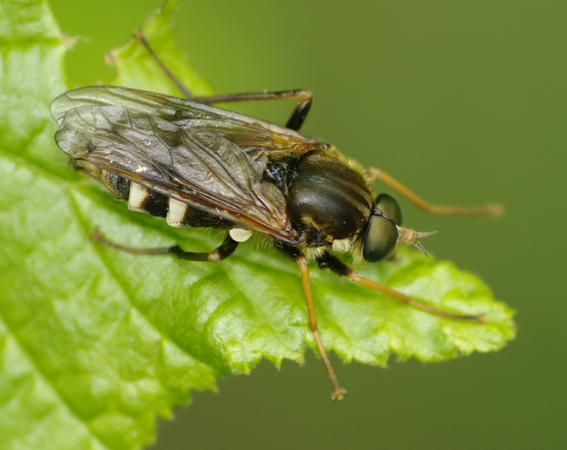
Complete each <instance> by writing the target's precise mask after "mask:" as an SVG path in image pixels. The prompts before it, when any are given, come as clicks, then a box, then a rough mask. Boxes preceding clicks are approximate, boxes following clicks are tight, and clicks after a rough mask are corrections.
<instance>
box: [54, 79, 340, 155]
mask: <svg viewBox="0 0 567 450" xmlns="http://www.w3.org/2000/svg"><path fill="white" fill-rule="evenodd" d="M84 106H122V107H124V108H127V109H129V110H137V111H140V112H144V113H146V114H148V115H151V116H155V117H158V118H160V119H162V120H165V121H167V122H171V123H174V124H176V125H177V126H178V127H180V128H183V129H187V130H208V131H211V132H213V133H215V134H217V135H219V136H221V137H223V138H225V139H227V140H228V141H230V142H232V143H234V144H236V145H237V146H238V147H240V148H241V149H242V150H243V151H244V152H246V153H249V154H251V155H252V156H253V157H254V158H266V159H267V158H274V157H279V156H285V155H296V156H299V155H301V154H303V153H306V152H308V151H311V150H324V149H326V148H328V147H329V145H328V144H327V143H325V142H323V141H318V140H316V139H312V138H309V137H307V136H303V135H301V134H299V133H297V132H296V131H293V130H290V129H288V128H285V127H281V126H279V125H276V124H273V123H271V122H267V121H264V120H260V119H257V118H255V117H250V116H246V115H244V114H239V113H236V112H233V111H229V110H225V109H222V108H218V107H214V106H209V105H205V104H202V103H198V102H194V101H190V100H185V99H180V98H176V97H170V96H167V95H162V94H157V93H155V92H148V91H139V90H135V89H128V88H124V87H119V86H89V87H84V88H79V89H76V90H74V91H69V92H67V93H65V94H63V95H61V96H59V97H58V98H56V99H55V100H54V101H53V104H52V105H51V114H52V115H53V118H54V119H55V120H56V121H57V122H58V123H59V124H61V122H62V121H63V119H64V117H65V114H66V113H67V112H68V111H70V110H72V109H75V108H81V107H84Z"/></svg>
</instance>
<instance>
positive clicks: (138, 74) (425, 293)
mask: <svg viewBox="0 0 567 450" xmlns="http://www.w3.org/2000/svg"><path fill="white" fill-rule="evenodd" d="M174 7H175V4H174V3H169V4H168V5H167V6H166V7H165V10H164V11H163V12H162V13H161V14H158V15H156V16H155V17H154V18H153V19H152V21H150V23H149V24H148V26H147V36H148V39H149V40H150V42H152V43H153V45H154V46H155V49H156V51H157V52H158V53H159V55H160V56H161V57H162V58H163V60H164V61H165V62H166V63H167V64H168V65H170V67H171V68H172V69H173V70H174V72H176V73H177V74H178V75H179V76H180V78H181V79H182V80H183V81H184V82H185V83H186V84H187V85H188V86H189V87H190V88H191V89H192V90H193V91H194V92H195V93H197V94H207V93H209V92H210V88H209V87H208V86H207V84H206V83H205V82H204V81H202V80H201V79H199V78H198V77H197V76H196V75H195V73H194V71H192V70H191V69H190V68H189V67H188V66H187V65H186V63H185V58H184V56H183V55H182V54H181V53H180V50H178V49H177V47H176V46H175V41H174V38H173V34H172V33H173V32H172V29H171V25H170V20H171V18H172V11H173V10H174ZM0 41H1V43H2V45H1V46H0V52H1V55H2V75H1V79H0V98H1V99H2V108H1V109H0V190H1V192H2V195H1V196H0V242H1V244H0V417H1V418H2V420H0V436H2V445H3V448H7V449H15V448H18V449H25V448H29V449H42V450H47V449H57V450H64V449H73V450H78V449H93V448H95V449H136V448H141V447H143V446H145V445H147V444H148V443H150V442H152V441H153V440H154V434H155V420H156V416H162V417H168V416H170V415H171V410H172V408H173V407H175V406H177V405H181V404H186V403H187V402H188V401H189V398H190V392H191V390H193V389H215V388H216V387H215V386H216V384H215V383H216V379H217V378H218V377H219V376H222V375H226V374H229V373H238V372H244V373H246V372H249V371H250V370H251V369H252V368H253V367H254V366H255V365H256V364H257V363H258V362H259V361H260V360H261V359H262V358H267V359H269V360H270V361H272V362H273V363H274V364H280V363H281V361H282V359H283V358H288V359H293V360H296V361H302V359H303V354H304V352H305V349H306V346H307V345H310V346H312V347H315V346H314V340H313V336H312V334H311V333H310V332H309V329H308V326H307V324H308V319H307V312H306V306H305V300H304V294H303V291H302V285H301V279H300V277H299V273H298V269H297V267H296V264H295V263H293V262H292V261H288V260H287V259H285V258H283V257H282V256H280V255H279V254H277V252H275V251H274V250H273V249H270V248H263V245H262V244H261V241H257V244H258V245H254V243H253V242H248V243H246V244H243V245H241V246H240V247H239V249H238V250H237V252H236V254H235V255H234V256H233V257H231V258H230V259H229V260H227V261H224V262H222V263H220V264H207V263H191V262H186V261H180V260H178V259H176V258H173V257H170V256H167V255H165V256H155V255H154V256H151V255H133V254H127V253H121V252H118V251H115V250H113V249H110V248H106V247H104V246H102V245H100V244H94V243H93V242H91V240H90V239H89V232H90V231H92V230H93V229H94V228H95V227H100V228H101V230H102V231H103V232H104V234H105V235H106V236H108V237H111V238H112V239H113V240H115V241H117V242H120V243H124V244H127V245H132V246H137V247H163V246H169V245H172V244H174V243H180V244H181V245H182V246H183V247H184V248H186V249H191V250H194V251H207V250H210V249H213V248H215V246H217V245H218V244H219V243H220V242H221V241H222V236H220V235H219V234H218V233H216V232H207V231H198V230H191V229H181V230H180V229H175V228H171V227H168V226H167V225H166V224H165V221H163V220H160V219H157V218H154V217H150V216H147V215H144V214H138V213H132V212H130V211H128V209H127V207H126V205H125V204H124V203H120V202H117V201H115V200H113V199H112V198H111V197H110V196H109V195H108V194H106V193H105V192H103V191H102V190H101V189H100V188H99V187H98V186H96V185H93V184H92V183H91V182H90V181H89V180H86V179H84V178H83V177H82V176H80V175H79V174H77V173H75V172H73V171H72V170H71V168H70V167H69V164H68V160H67V157H66V156H65V155H64V154H63V152H61V151H60V150H59V149H58V148H57V147H56V146H55V144H54V142H53V135H54V133H55V130H56V125H55V123H54V122H53V121H52V119H51V117H50V115H49V106H50V103H51V101H52V99H53V98H55V97H56V96H57V95H59V94H61V93H62V92H64V91H65V90H67V89H68V87H66V86H65V83H64V79H65V77H64V73H63V70H62V62H63V57H64V53H65V45H64V42H63V40H62V38H61V35H60V33H59V31H58V29H57V26H56V24H55V22H54V20H53V18H52V16H51V13H50V11H49V10H48V8H47V6H46V3H45V2H42V1H40V0H26V1H21V0H20V1H18V0H0ZM111 59H112V60H113V61H114V62H115V63H116V64H117V67H118V69H119V78H118V81H117V83H120V84H124V85H128V86H132V87H143V88H146V89H151V90H155V91H160V92H170V93H174V94H175V93H176V88H175V87H174V86H173V85H172V83H171V82H170V80H168V79H167V77H165V76H164V75H163V74H162V73H161V72H160V71H159V69H158V68H157V67H156V65H155V63H154V62H153V60H152V59H151V58H150V57H149V55H148V54H147V52H146V51H145V50H144V49H143V47H142V46H141V45H140V43H138V42H131V43H129V44H128V45H126V46H125V47H123V48H122V49H120V50H116V51H114V52H113V53H112V58H111ZM359 267H360V270H361V272H362V273H363V274H364V275H366V276H368V277H370V278H372V279H375V280H377V281H380V282H382V283H385V284H387V285H388V286H390V287H392V288H395V289H397V290H399V291H401V292H404V293H406V294H408V295H411V296H413V297H414V298H416V299H418V300H421V301H424V302H426V303H428V304H431V305H433V306H435V307H438V308H442V309H445V310H447V311H452V312H458V313H465V314H471V313H486V314H487V316H488V318H489V320H490V322H489V323H488V324H487V325H486V326H482V325H477V324H474V323H467V322H458V321H453V320H449V319H444V318H440V317H436V316H432V315H429V314H427V313H424V312H421V311H417V310H415V309H412V308H410V307H407V306H406V305H403V304H400V303H398V302H396V301H395V300H393V299H391V298H389V297H386V296H384V295H381V294H379V293H377V292H373V291H370V290H368V289H366V288H364V287H361V286H358V285H354V284H349V283H345V282H343V280H340V279H339V278H338V277H336V276H335V275H332V274H330V273H327V272H321V271H318V270H313V272H312V279H313V289H314V293H315V298H316V307H317V313H318V317H319V324H320V328H321V336H322V339H323V341H324V343H325V347H326V348H327V349H328V350H334V351H335V352H336V353H337V354H338V355H339V356H340V357H341V358H343V359H344V360H346V361H351V360H353V359H356V360H358V361H361V362H366V363H372V364H379V365H385V364H386V361H387V359H388V357H389V355H390V353H391V352H392V351H394V352H396V354H397V355H398V356H399V357H401V358H403V359H406V358H410V357H412V356H415V357H416V358H419V359H421V360H423V361H437V360H443V359H448V358H453V357H456V356H458V355H459V354H462V353H465V354H469V353H472V352H473V351H475V350H476V351H482V352H485V351H493V350H497V349H499V348H501V347H502V346H503V345H504V344H505V341H507V340H510V339H513V337H514V334H515V328H514V324H513V322H512V315H513V312H512V311H511V310H510V309H509V308H507V307H506V306H505V305H504V304H502V303H498V302H495V301H494V299H493V296H492V293H491V292H490V290H489V289H488V288H487V287H486V286H485V285H484V284H483V283H482V282H481V281H480V280H479V279H478V278H477V277H475V276H474V275H471V274H468V273H466V272H462V271H460V270H458V269H457V268H456V267H455V266H454V265H453V264H451V263H447V262H435V261H433V260H432V259H426V258H424V257H423V255H421V254H419V253H417V252H411V251H408V250H404V251H402V252H401V262H398V263H382V264H375V265H370V264H361V265H360V266H359ZM315 348H316V347H315ZM321 382H322V383H323V382H326V380H324V379H323V378H322V380H321ZM349 388H350V389H351V390H355V389H356V386H349Z"/></svg>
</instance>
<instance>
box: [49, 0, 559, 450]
mask: <svg viewBox="0 0 567 450" xmlns="http://www.w3.org/2000/svg"><path fill="white" fill-rule="evenodd" d="M160 4H161V1H160V0H143V1H142V0H119V1H117V0H113V1H111V0H97V2H77V1H75V0H51V5H52V7H53V10H54V13H55V15H56V17H57V18H58V20H59V23H60V26H61V28H62V30H63V31H64V32H65V33H66V34H68V35H74V36H79V37H83V38H84V39H80V40H79V41H78V43H77V45H76V46H75V48H74V50H73V51H72V52H71V53H70V54H69V56H68V59H67V65H68V68H69V74H70V75H69V76H70V81H71V83H72V84H74V85H85V84H92V83H93V82H96V81H97V80H102V79H104V80H107V81H108V80H111V79H112V78H113V77H114V75H115V74H114V70H113V68H111V67H110V66H106V65H105V64H104V54H105V53H106V52H107V51H108V50H109V49H110V48H111V47H114V46H118V45H121V44H123V43H124V42H126V40H127V39H129V37H130V34H131V31H132V30H133V29H134V28H136V27H138V26H140V25H141V24H142V23H143V21H144V20H145V19H146V17H147V16H148V15H149V14H150V13H151V12H152V11H154V10H155V9H156V8H157V7H158V6H159V5H160ZM566 17H567V2H562V1H541V0H538V1H535V0H531V1H529V0H490V1H484V0H474V1H464V0H463V1H459V2H455V1H448V0H446V1H442V0H428V1H423V0H411V1H410V0H398V1H395V2H394V1H388V2H386V1H370V0H366V1H359V0H351V1H350V2H341V1H332V0H331V1H329V0H327V1H324V0H317V1H306V0H303V1H299V0H286V1H271V2H266V1H260V0H239V1H229V0H225V1H217V0H206V1H205V0H200V1H197V0H192V1H188V2H187V3H185V4H184V6H183V8H182V9H181V10H180V12H179V17H178V29H179V37H180V42H181V45H182V46H183V47H184V48H186V49H187V51H188V52H189V54H190V59H191V62H192V64H193V65H194V67H195V68H196V69H197V70H198V71H199V72H200V73H201V74H202V75H203V76H205V77H206V79H208V80H209V81H210V82H211V83H212V85H213V86H214V88H215V90H216V92H217V93H234V92H245V91H259V90H264V89H268V90H283V89H295V88H304V89H310V90H312V91H313V92H314V93H315V104H314V108H313V109H312V112H311V115H310V116H309V118H308V120H307V122H306V125H305V127H304V129H303V131H304V132H305V134H309V135H313V136H316V137H321V138H324V139H325V140H327V141H330V142H332V143H334V144H336V145H337V146H338V147H339V149H341V150H342V151H343V152H344V153H345V154H347V155H349V156H352V157H354V158H355V159H358V160H359V161H360V162H361V163H362V164H363V165H364V166H367V167H369V166H372V165H374V166H377V167H380V168H383V169H385V170H387V171H388V172H390V173H391V174H392V175H394V176H396V177H398V178H399V179H400V180H401V181H403V182H405V183H406V184H407V185H408V186H410V187H411V188H412V189H414V190H415V191H416V192H417V193H419V194H421V195H422V196H424V197H425V198H426V199H428V200H431V201H435V202H439V203H446V204H459V205H478V204H484V203H487V202H492V201H498V202H501V203H503V204H504V205H505V206H506V208H507V210H506V215H505V216H504V218H503V219H501V220H495V219H489V218H476V219H463V218H452V217H442V216H438V217H434V216H426V215H424V214H422V213H420V212H419V211H417V210H416V209H415V208H413V207H412V206H411V205H408V204H407V202H405V201H402V206H403V207H405V211H404V213H405V223H406V224H407V225H408V226H411V227H413V228H415V229H418V230H424V231H425V230H433V229H436V230H438V231H439V234H438V235H436V236H434V237H431V238H429V239H427V242H426V244H427V245H426V247H427V249H428V250H430V251H431V252H432V253H434V254H435V256H436V257H437V258H439V259H449V260H452V261H455V262H456V263H457V264H458V265H459V267H461V268H463V269H466V270H470V271H472V272H474V273H476V274H478V275H480V276H481V277H482V278H483V279H484V280H485V281H486V282H487V283H488V285H490V286H491V287H492V288H493V290H494V292H495V294H496V297H497V298H499V299H501V300H504V301H506V302H507V303H508V304H510V305H511V306H512V307H514V308H516V309H517V311H518V316H517V323H518V328H519V337H518V339H517V340H516V341H514V342H512V343H511V344H510V345H509V346H508V347H507V348H505V349H503V350H502V351H501V352H498V353H494V354H474V355H472V356H470V357H463V358H461V359H458V360H455V361H450V362H446V363H438V364H429V365H427V366H425V365H424V364H422V363H420V362H417V361H408V362H406V363H403V364H400V363H397V362H396V358H395V356H394V357H392V358H391V364H390V368H388V369H381V368H377V367H370V366H363V365H361V364H349V365H345V364H341V363H340V362H339V360H338V359H337V358H334V364H335V369H336V371H337V373H338V376H339V379H340V380H341V382H342V384H343V385H344V386H345V387H347V388H348V389H349V395H348V397H347V398H346V400H345V401H342V402H339V403H333V402H332V401H331V400H330V394H329V387H328V382H327V379H326V375H325V372H324V368H323V365H322V363H321V362H320V361H318V360H317V359H316V358H315V357H314V356H313V353H312V352H309V354H308V355H307V359H306V363H305V365H304V366H303V367H300V366H298V365H297V364H295V363H292V362H285V363H284V364H283V366H282V368H281V370H279V371H278V370H277V369H275V368H274V367H273V365H271V364H270V363H267V362H264V363H262V364H260V366H259V367H258V368H257V369H256V370H255V371H254V372H253V373H252V374H251V375H250V376H235V377H228V378H225V379H222V380H220V391H219V393H211V392H197V393H195V394H194V402H193V404H192V406H191V407H189V408H183V409H179V410H178V411H177V417H176V419H175V421H173V422H166V421H163V422H161V423H160V434H159V441H158V444H157V445H156V446H155V447H154V448H155V449H169V450H174V449H197V448H198V449H219V448H230V449H239V448H246V449H265V448H270V449H289V448H294V449H298V450H300V449H311V450H312V449H318V448H326V449H329V450H331V449H344V448H350V449H363V448H374V447H376V448H393V449H398V448H399V449H405V448H419V449H430V448H431V449H454V448H459V449H473V448H474V449H476V448H483V449H508V448H510V449H512V448H514V449H520V448H521V449H524V448H525V449H528V448H530V449H531V448H545V449H547V448H560V447H561V446H562V444H563V445H565V443H566V441H567V439H565V437H566V434H567V432H566V430H565V427H566V425H565V422H566V409H567V408H566V405H567V395H566V392H567V389H566V388H565V386H564V383H565V382H566V376H565V375H566V374H567V371H566V370H565V369H566V360H565V356H566V355H565V348H566V343H567V340H566V339H565V331H564V330H565V328H566V324H567V318H566V317H565V316H566V312H567V301H566V295H565V291H566V290H565V288H564V285H565V283H564V280H565V255H566V254H567V252H566V250H567V249H566V238H565V233H564V224H565V219H566V213H565V202H566V198H565V197H566V183H565V178H566V176H567V156H566V152H565V147H566V142H567V132H566V130H567V127H566V126H565V123H566V119H567V98H566V97H567V89H566V86H565V83H566V81H567V62H566V61H567V60H566V55H567V26H566ZM292 108H293V105H292V104H283V105H281V104H280V105H277V104H271V105H268V104H262V105H260V104H255V105H246V108H242V110H244V111H245V112H248V113H251V114H254V115H257V116H261V117H263V118H267V119H269V120H272V121H275V122H278V123H284V122H285V120H286V119H287V116H288V115H289V113H290V111H291V109H292ZM382 187H383V186H381V185H379V184H377V189H379V190H380V189H382ZM385 190H386V189H385ZM386 191H387V190H386Z"/></svg>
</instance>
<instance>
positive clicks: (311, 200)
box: [264, 152, 373, 250]
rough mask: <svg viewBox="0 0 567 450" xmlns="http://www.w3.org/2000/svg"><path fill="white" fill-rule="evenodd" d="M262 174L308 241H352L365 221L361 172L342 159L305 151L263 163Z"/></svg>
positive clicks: (368, 195)
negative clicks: (282, 194)
mask: <svg viewBox="0 0 567 450" xmlns="http://www.w3.org/2000/svg"><path fill="white" fill-rule="evenodd" d="M264 179H265V180H268V181H270V182H272V183H274V184H275V185H276V186H277V187H278V188H279V189H280V190H282V192H283V193H284V195H285V196H286V200H287V213H288V215H289V217H290V219H291V221H292V223H293V226H294V228H296V229H297V230H298V231H300V232H302V233H305V236H306V242H305V243H306V245H307V246H308V247H321V246H329V245H330V244H333V243H334V242H342V243H343V244H344V245H342V246H339V247H344V248H345V250H346V249H348V248H347V247H349V246H348V245H346V243H348V242H350V243H352V242H354V240H356V238H357V237H358V236H359V234H360V233H361V232H362V230H363V229H364V228H365V227H366V225H367V223H368V219H369V217H370V213H371V211H372V201H373V195H372V192H371V190H370V188H369V187H368V184H367V182H366V180H365V178H364V176H363V175H362V174H361V173H359V171H357V170H355V169H354V168H352V167H351V166H350V165H349V164H348V162H347V161H343V160H342V159H341V158H338V157H335V154H331V155H327V153H326V152H310V153H307V154H305V155H303V156H301V157H299V158H287V159H285V160H278V161H275V162H273V163H272V164H271V165H269V166H268V169H267V170H266V172H265V177H264Z"/></svg>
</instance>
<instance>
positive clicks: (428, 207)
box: [367, 168, 504, 217]
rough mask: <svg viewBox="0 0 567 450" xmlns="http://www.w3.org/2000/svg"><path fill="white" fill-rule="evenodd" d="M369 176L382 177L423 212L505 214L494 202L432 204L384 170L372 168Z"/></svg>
mask: <svg viewBox="0 0 567 450" xmlns="http://www.w3.org/2000/svg"><path fill="white" fill-rule="evenodd" d="M367 174H368V177H369V178H370V179H371V180H372V181H374V180H375V179H376V178H380V180H382V181H383V182H384V183H386V184H387V185H388V186H390V187H391V188H392V189H395V190H396V191H398V192H399V193H400V194H402V195H403V196H404V197H405V198H407V199H408V200H409V201H410V202H412V203H413V204H414V205H415V206H417V207H418V208H419V209H421V210H422V211H423V212H426V213H431V214H450V215H455V216H494V217H500V216H502V214H504V207H503V206H502V205H499V204H496V203H493V204H490V205H485V206H480V207H478V208H463V207H459V206H443V205H432V204H431V203H429V202H427V201H426V200H424V199H423V198H421V197H420V196H419V195H417V194H416V193H415V192H413V191H411V190H410V189H408V188H407V187H406V186H404V185H403V184H402V183H400V182H399V181H398V180H396V179H395V178H394V177H392V176H391V175H389V174H388V173H386V172H384V171H383V170H381V169H376V168H371V169H368V171H367Z"/></svg>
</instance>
